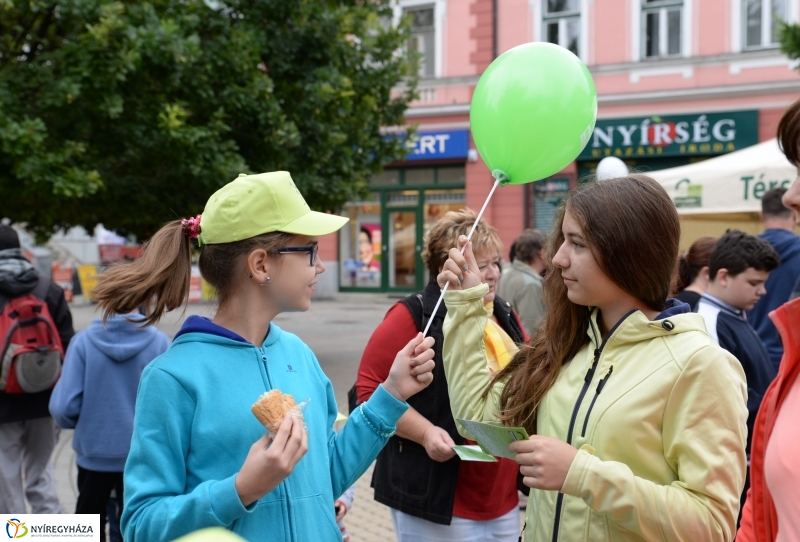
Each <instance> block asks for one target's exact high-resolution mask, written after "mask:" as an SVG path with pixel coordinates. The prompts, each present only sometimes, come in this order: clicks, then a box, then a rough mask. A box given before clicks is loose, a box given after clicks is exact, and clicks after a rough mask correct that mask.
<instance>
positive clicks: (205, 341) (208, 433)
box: [121, 317, 408, 542]
mask: <svg viewBox="0 0 800 542" xmlns="http://www.w3.org/2000/svg"><path fill="white" fill-rule="evenodd" d="M273 388H275V389H279V390H281V391H282V392H284V393H290V394H292V395H293V396H294V397H295V399H296V400H297V401H298V402H300V401H306V400H308V401H309V402H308V404H307V406H306V408H305V411H304V418H305V423H306V426H307V428H308V453H306V455H305V456H303V458H302V459H301V460H300V461H299V462H298V463H297V465H296V466H295V468H294V471H293V472H292V474H291V475H290V476H289V477H287V478H286V479H284V480H283V481H282V482H281V483H280V484H279V485H278V487H277V488H275V489H274V490H273V491H271V492H270V493H268V494H267V495H265V496H264V497H262V498H261V499H259V500H258V501H256V502H255V503H252V504H251V505H249V506H247V507H245V506H244V505H243V504H242V502H241V500H240V498H239V495H238V494H237V493H236V488H235V485H234V482H235V478H236V474H237V473H238V472H239V470H240V469H241V467H242V465H243V464H244V460H245V458H246V457H247V454H248V452H249V450H250V447H251V446H252V445H253V443H254V442H255V441H257V440H258V439H259V438H261V437H262V436H263V435H264V431H265V429H264V426H263V425H261V423H260V422H259V421H258V420H257V419H256V418H255V416H253V414H252V413H251V412H250V407H251V406H252V404H253V403H254V402H255V401H256V400H257V399H258V397H259V396H260V395H261V394H262V393H264V392H265V391H267V390H270V389H273ZM136 406H137V408H136V418H135V420H134V429H133V442H132V444H131V452H130V455H129V456H128V462H127V464H126V465H125V506H124V511H123V514H122V522H121V523H122V531H123V536H124V538H125V540H126V542H141V541H146V542H157V541H159V540H173V539H175V538H178V537H180V536H182V535H185V534H187V533H190V532H192V531H195V530H197V529H201V528H204V527H211V526H221V527H225V528H227V529H229V530H231V531H233V532H235V533H237V534H239V535H240V536H242V537H244V538H245V539H246V540H248V541H250V542H257V541H259V540H281V541H284V540H286V541H303V542H305V541H308V540H314V541H330V542H334V541H336V542H340V541H341V539H342V538H341V533H340V531H339V528H338V527H337V525H336V519H335V515H334V508H333V502H334V498H335V497H338V496H339V495H341V494H342V493H343V492H344V491H345V490H346V489H347V488H348V487H350V486H351V485H352V484H353V483H354V482H355V481H356V480H357V479H358V478H359V477H360V476H361V475H362V474H363V473H364V471H366V470H367V468H368V467H369V465H370V464H371V463H372V461H373V460H374V459H375V457H376V456H377V455H378V452H379V451H380V449H381V448H382V447H383V446H384V444H385V443H386V441H387V440H388V438H389V436H390V435H391V434H393V433H394V430H395V426H396V423H397V420H398V419H399V418H400V416H402V415H403V413H405V411H406V409H407V408H408V405H407V404H406V403H404V402H402V401H398V400H397V399H395V398H394V397H392V396H391V395H390V394H389V393H388V392H387V391H385V390H384V389H383V386H379V387H378V389H377V390H376V391H375V393H374V394H373V396H372V397H371V398H370V400H369V401H367V402H366V403H362V405H360V406H359V408H358V409H357V410H355V411H353V413H352V414H351V416H350V418H349V419H348V421H347V423H346V424H345V426H344V427H343V428H342V430H341V431H340V432H339V433H338V435H337V433H335V432H334V430H333V422H334V420H335V419H336V413H337V411H338V410H337V406H336V399H335V397H334V393H333V386H332V385H331V382H330V380H328V377H327V376H325V373H323V372H322V368H321V367H320V366H319V363H318V362H317V359H316V357H315V356H314V353H313V352H312V351H311V349H310V348H308V346H306V345H305V344H304V343H303V342H302V341H301V340H300V339H299V338H298V337H297V336H295V335H293V334H291V333H287V332H285V331H283V330H281V329H280V328H279V327H278V326H276V325H275V324H274V323H273V324H270V327H269V332H268V333H267V337H266V339H265V340H264V343H263V345H261V346H260V347H259V346H254V345H252V344H250V343H248V342H246V341H244V340H243V339H242V338H241V337H239V336H237V335H235V334H232V333H231V332H230V331H228V330H225V329H223V328H221V327H219V326H216V325H215V324H213V323H212V322H210V321H208V320H206V319H203V318H199V317H190V318H188V319H187V320H186V323H185V324H184V327H183V328H182V329H181V332H180V333H179V334H178V335H176V337H175V340H174V342H173V343H172V346H171V347H170V349H169V350H168V351H167V352H166V353H165V354H164V355H162V356H161V357H159V358H158V359H156V360H155V361H154V362H153V363H152V364H151V365H150V366H148V367H147V369H145V372H144V375H143V376H142V381H141V384H140V385H139V396H138V399H137V403H136Z"/></svg>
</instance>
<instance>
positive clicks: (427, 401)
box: [372, 282, 523, 525]
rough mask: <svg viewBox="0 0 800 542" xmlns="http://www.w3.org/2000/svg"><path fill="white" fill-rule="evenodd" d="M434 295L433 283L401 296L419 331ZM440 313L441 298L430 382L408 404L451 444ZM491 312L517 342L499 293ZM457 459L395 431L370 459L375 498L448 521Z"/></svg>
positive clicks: (459, 441) (453, 434)
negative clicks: (439, 455) (439, 456)
mask: <svg viewBox="0 0 800 542" xmlns="http://www.w3.org/2000/svg"><path fill="white" fill-rule="evenodd" d="M439 294H440V291H439V286H438V285H437V284H436V283H435V282H433V283H430V284H428V286H427V287H425V289H424V290H422V291H421V292H418V293H416V294H413V295H410V296H408V297H407V298H405V299H404V300H402V301H401V303H403V304H404V305H405V306H406V307H407V308H408V310H409V312H410V313H411V316H412V317H413V318H414V321H415V322H416V324H417V328H418V329H419V330H420V331H422V330H423V329H425V325H426V324H427V322H428V320H429V319H430V318H431V316H432V313H433V307H434V306H435V305H436V301H437V300H438V299H439ZM446 313H447V308H446V307H445V305H444V303H442V304H441V305H439V309H438V311H437V312H436V315H435V316H433V323H432V324H431V327H430V330H429V331H428V335H429V336H431V337H433V338H434V339H435V340H436V342H435V344H434V346H433V349H434V358H433V359H434V361H435V362H436V366H435V367H434V369H433V382H432V383H431V385H430V386H428V387H427V388H425V389H424V390H422V391H421V392H419V393H417V394H416V395H414V396H412V397H411V398H409V399H408V404H409V405H410V406H412V407H413V408H414V409H415V410H416V411H417V412H419V413H420V414H421V415H422V416H424V417H425V418H427V419H428V420H430V421H431V423H433V424H434V425H436V426H438V427H441V428H443V429H444V430H446V431H447V433H448V434H449V435H450V437H451V438H452V439H453V441H454V442H455V443H456V444H464V439H463V438H462V437H461V435H459V434H458V431H457V430H456V422H455V420H454V419H453V414H452V412H451V411H450V396H449V394H448V393H447V379H446V378H445V374H444V363H443V360H442V345H443V344H444V334H443V332H442V326H443V324H444V317H445V314H446ZM494 316H495V317H496V318H497V321H498V323H499V324H500V327H502V328H503V329H504V330H505V331H506V333H508V334H509V336H510V337H511V338H512V339H513V340H514V342H516V343H521V342H522V341H523V333H522V329H521V328H520V325H519V322H518V321H517V319H516V317H515V316H514V315H513V312H512V310H511V305H509V304H508V303H507V302H505V301H503V300H502V299H500V298H499V297H495V301H494ZM460 461H461V460H460V459H459V458H458V456H456V457H453V458H452V459H450V460H448V461H445V462H443V463H440V462H438V461H434V460H433V459H431V458H430V457H428V454H427V452H426V451H425V448H424V447H423V446H421V445H419V444H417V443H416V442H413V441H411V440H408V439H404V438H401V437H398V436H397V435H395V436H393V437H392V438H390V439H389V442H387V443H386V446H384V448H383V450H381V452H380V453H379V454H378V458H377V460H376V463H375V470H374V472H373V474H372V487H373V488H374V489H375V500H376V501H378V502H380V503H383V504H385V505H387V506H389V507H391V508H394V509H396V510H400V511H401V512H405V513H406V514H409V515H412V516H416V517H419V518H423V519H426V520H428V521H431V522H433V523H439V524H442V525H450V521H451V519H452V517H453V503H454V502H455V493H456V482H457V479H458V469H459V464H460Z"/></svg>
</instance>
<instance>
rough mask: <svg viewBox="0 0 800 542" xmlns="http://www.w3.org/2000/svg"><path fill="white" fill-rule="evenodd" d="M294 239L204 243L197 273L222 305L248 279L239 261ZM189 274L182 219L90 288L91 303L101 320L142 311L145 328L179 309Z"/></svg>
mask: <svg viewBox="0 0 800 542" xmlns="http://www.w3.org/2000/svg"><path fill="white" fill-rule="evenodd" d="M293 237H294V235H292V234H288V233H283V232H272V233H265V234H262V235H257V236H256V237H251V238H249V239H244V240H242V241H236V242H233V243H221V244H214V245H203V246H202V247H201V249H200V262H199V265H200V274H201V275H202V277H203V278H204V279H205V280H206V282H208V283H209V284H210V285H211V286H213V287H214V288H215V290H216V295H217V299H218V301H219V303H220V305H223V304H224V303H225V302H226V301H227V300H228V299H230V296H231V294H232V292H233V291H234V289H235V288H236V286H237V284H239V280H240V279H241V278H244V276H246V269H245V267H244V265H243V259H244V258H246V257H247V255H249V254H250V253H251V252H252V251H253V250H256V249H258V248H262V249H264V250H266V251H267V252H269V253H274V252H275V250H277V249H278V248H281V247H283V246H286V245H287V244H289V242H290V241H291V239H292V238H293ZM275 256H276V257H277V256H278V255H277V254H276V255H275ZM191 275H192V245H191V241H190V240H189V238H188V237H186V236H185V235H184V232H183V227H182V226H181V221H180V220H173V221H172V222H168V223H167V224H166V225H164V227H162V228H161V229H160V230H158V231H157V232H156V234H155V235H154V236H153V238H152V239H150V241H148V242H147V244H146V245H145V247H144V253H143V254H142V257H141V258H139V259H138V260H136V261H134V262H131V263H126V264H121V265H118V266H115V267H112V268H111V269H108V270H106V271H105V272H103V273H102V274H101V275H100V276H99V277H98V283H97V286H96V287H95V288H94V289H93V290H92V299H94V300H95V301H97V303H98V305H99V306H100V308H101V309H102V311H103V321H105V320H106V319H107V318H108V317H109V316H110V315H111V314H127V313H131V312H135V311H136V309H137V308H139V307H144V312H145V320H144V321H143V325H145V326H149V325H152V324H155V323H156V322H158V320H159V319H160V318H161V316H162V315H163V314H164V312H165V311H171V310H174V309H177V308H178V307H180V306H182V305H183V304H184V303H185V302H186V300H187V298H188V296H189V281H190V279H191Z"/></svg>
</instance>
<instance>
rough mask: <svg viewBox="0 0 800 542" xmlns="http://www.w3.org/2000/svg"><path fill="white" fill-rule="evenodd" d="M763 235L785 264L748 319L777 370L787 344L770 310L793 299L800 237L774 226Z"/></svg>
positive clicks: (799, 272) (798, 272) (799, 274)
mask: <svg viewBox="0 0 800 542" xmlns="http://www.w3.org/2000/svg"><path fill="white" fill-rule="evenodd" d="M759 237H760V238H761V239H763V240H764V241H767V242H768V243H769V244H770V245H772V248H774V249H775V252H777V253H778V256H780V258H781V264H780V265H779V266H778V268H777V269H775V270H773V271H772V272H771V273H770V274H769V278H767V282H766V283H765V284H764V288H766V290H767V293H766V294H765V295H764V296H763V297H762V298H761V299H759V300H758V303H756V306H755V307H753V308H752V309H751V310H749V311H748V312H747V321H748V322H750V325H751V326H753V328H754V329H755V330H756V333H758V336H759V337H761V340H762V341H763V343H764V346H766V347H767V352H769V359H770V361H771V362H772V366H773V368H774V369H775V372H776V373H777V372H778V366H779V365H780V364H781V357H783V345H782V344H781V339H780V337H779V336H778V330H777V329H776V328H775V324H773V323H772V320H770V318H769V313H770V312H772V311H774V310H775V309H777V308H778V307H780V306H781V305H783V304H784V303H786V302H787V301H789V298H790V297H791V295H792V288H794V285H795V283H797V279H798V277H800V237H798V236H797V235H795V234H794V233H792V232H790V231H786V230H781V229H777V228H770V229H768V230H766V231H765V232H764V233H762V234H761V235H759Z"/></svg>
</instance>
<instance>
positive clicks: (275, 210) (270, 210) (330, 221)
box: [198, 171, 348, 245]
mask: <svg viewBox="0 0 800 542" xmlns="http://www.w3.org/2000/svg"><path fill="white" fill-rule="evenodd" d="M347 221H348V218H347V217H345V216H338V215H329V214H325V213H318V212H316V211H312V210H311V208H310V207H309V206H308V204H307V203H306V200H304V199H303V196H302V195H301V194H300V191H299V190H298V189H297V187H296V186H295V185H294V182H293V181H292V177H291V175H289V172H288V171H273V172H272V173H259V174H258V175H247V174H245V173H241V174H240V175H239V178H238V179H235V180H233V181H231V182H229V183H228V184H226V185H225V186H223V187H222V188H220V189H219V190H217V191H216V192H214V194H213V195H212V196H211V197H210V198H209V199H208V202H207V203H206V208H205V210H204V211H203V215H202V219H201V222H200V235H199V237H198V241H199V243H200V244H201V245H215V244H221V243H232V242H234V241H242V240H244V239H249V238H251V237H255V236H256V235H261V234H264V233H270V232H274V231H280V232H284V233H294V234H297V235H310V236H318V235H327V234H329V233H333V232H335V231H337V230H338V229H339V228H341V227H342V226H344V225H345V224H346V223H347Z"/></svg>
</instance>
